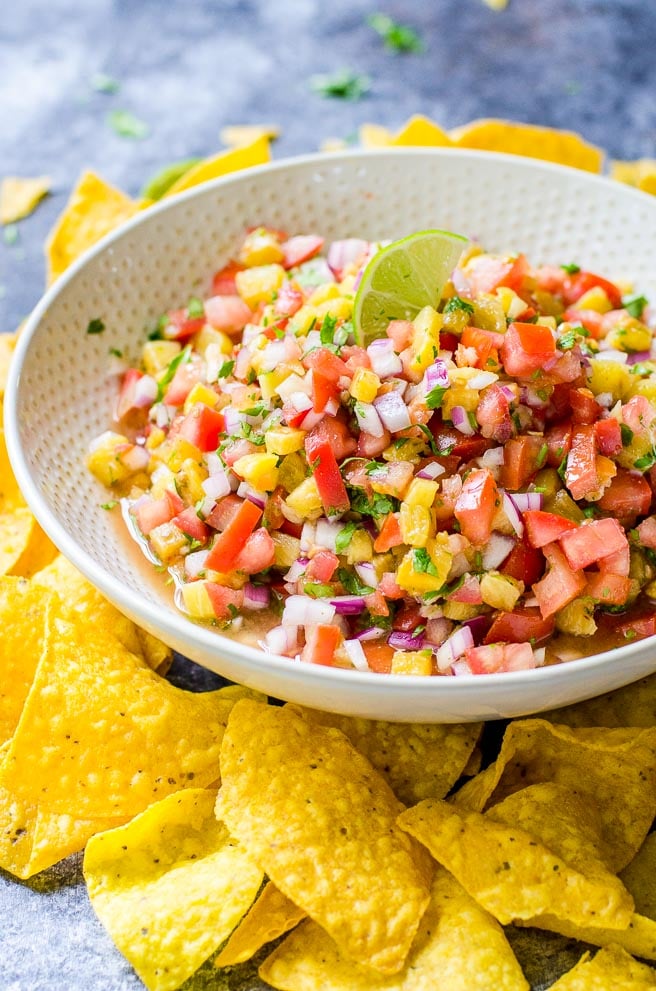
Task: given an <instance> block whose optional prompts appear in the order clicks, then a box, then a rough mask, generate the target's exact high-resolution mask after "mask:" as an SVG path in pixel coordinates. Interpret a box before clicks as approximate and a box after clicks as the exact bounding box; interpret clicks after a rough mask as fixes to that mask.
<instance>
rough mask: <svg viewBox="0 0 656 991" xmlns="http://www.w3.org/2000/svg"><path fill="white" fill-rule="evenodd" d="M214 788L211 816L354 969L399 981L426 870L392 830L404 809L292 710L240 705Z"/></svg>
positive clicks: (420, 908)
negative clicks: (219, 782)
mask: <svg viewBox="0 0 656 991" xmlns="http://www.w3.org/2000/svg"><path fill="white" fill-rule="evenodd" d="M221 780H222V787H221V791H220V792H219V798H218V802H217V815H218V816H219V818H222V819H224V820H225V822H226V824H227V826H228V828H229V829H230V831H231V832H232V833H233V834H234V835H235V836H236V837H237V838H238V839H239V840H241V842H242V843H243V844H244V846H246V848H247V849H248V850H249V852H250V853H252V855H253V857H254V858H255V860H256V861H257V862H258V863H259V865H260V866H261V867H262V869H263V870H264V871H265V872H266V874H267V875H268V876H269V878H270V879H271V880H272V881H273V883H274V884H275V885H276V886H277V887H278V888H279V889H280V890H281V891H282V892H283V893H284V894H285V895H287V897H288V898H290V899H291V900H292V901H293V902H294V903H295V904H296V905H298V906H299V907H300V908H302V909H304V910H305V911H306V912H307V913H308V915H310V916H311V917H312V918H314V919H315V921H317V922H319V923H320V924H321V925H322V926H323V927H324V928H325V929H326V930H327V931H328V932H329V933H330V934H331V936H332V937H333V938H334V939H335V941H336V942H337V943H338V945H339V946H340V949H342V950H343V952H345V953H346V954H347V955H349V956H351V957H352V958H353V959H354V960H357V961H358V962H360V963H364V964H365V965H367V966H370V967H373V968H375V969H376V970H380V971H381V972H382V973H386V974H391V973H395V972H396V971H398V970H400V969H401V967H402V966H403V963H404V961H405V958H406V956H407V954H408V951H409V949H410V944H411V943H412V940H413V937H414V934H415V932H416V931H417V927H418V925H419V922H420V920H421V916H422V914H423V912H424V909H425V908H426V905H427V904H428V898H429V883H430V874H431V865H430V862H429V859H428V858H427V857H426V856H425V851H422V849H421V847H420V846H419V845H418V844H416V843H415V842H414V840H413V841H411V842H409V843H408V842H405V841H404V837H403V833H402V831H401V830H400V829H398V827H397V826H396V822H395V820H396V816H397V815H398V813H399V812H401V811H402V809H403V806H402V804H401V803H400V802H399V800H398V799H397V798H396V797H395V795H394V794H393V792H392V791H391V789H390V787H389V785H387V783H386V782H385V781H384V780H383V778H382V777H381V776H380V775H379V774H378V772H377V771H375V770H374V769H373V768H372V766H371V764H370V763H369V762H368V761H367V760H366V759H365V758H364V757H363V756H362V755H361V754H360V753H358V751H357V750H355V749H354V748H353V747H352V745H351V744H350V743H349V741H348V740H347V739H346V737H345V736H344V735H343V734H342V733H340V731H339V730H336V729H331V728H327V727H326V728H324V727H322V726H317V725H314V724H311V723H309V722H306V720H304V719H303V718H301V716H299V715H298V713H297V712H295V711H294V710H293V708H291V707H289V706H286V707H283V708H281V707H278V706H266V705H261V704H259V703H256V702H251V701H249V700H246V701H242V702H239V703H237V705H236V706H235V708H234V710H233V713H232V716H231V718H230V721H229V724H228V728H227V731H226V734H225V737H224V740H223V746H222V747H221ZM405 839H409V837H406V838H405Z"/></svg>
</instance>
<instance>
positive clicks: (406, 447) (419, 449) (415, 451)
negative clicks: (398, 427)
mask: <svg viewBox="0 0 656 991" xmlns="http://www.w3.org/2000/svg"><path fill="white" fill-rule="evenodd" d="M397 445H398V446H397ZM425 447H426V441H425V440H424V438H423V437H422V438H420V439H419V440H418V439H416V438H414V437H401V438H399V440H397V441H394V443H393V444H390V446H389V447H386V448H385V450H384V451H383V460H384V461H411V462H412V464H417V463H418V462H419V461H421V458H422V455H423V451H424V449H425Z"/></svg>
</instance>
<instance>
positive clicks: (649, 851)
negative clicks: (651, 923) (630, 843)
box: [620, 833, 656, 920]
mask: <svg viewBox="0 0 656 991" xmlns="http://www.w3.org/2000/svg"><path fill="white" fill-rule="evenodd" d="M620 877H621V879H622V881H623V882H624V884H625V885H626V886H627V888H628V889H629V891H630V892H631V894H632V895H633V900H634V901H635V908H636V912H638V913H639V914H640V915H646V916H647V918H649V919H654V920H656V833H650V834H649V836H648V837H647V838H646V839H645V842H644V843H643V844H642V846H641V847H640V849H639V850H638V852H637V853H636V855H635V857H634V858H633V860H632V861H631V863H630V864H628V865H627V866H626V867H625V868H624V870H623V871H622V872H621V874H620Z"/></svg>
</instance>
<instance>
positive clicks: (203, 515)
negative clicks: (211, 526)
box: [197, 495, 216, 520]
mask: <svg viewBox="0 0 656 991" xmlns="http://www.w3.org/2000/svg"><path fill="white" fill-rule="evenodd" d="M215 506H216V499H215V498H214V497H213V496H209V495H208V496H205V498H204V499H203V501H202V502H201V504H200V506H199V507H198V509H197V513H198V518H199V519H201V520H206V519H207V517H208V516H209V515H210V513H211V512H212V510H213V509H214V507H215Z"/></svg>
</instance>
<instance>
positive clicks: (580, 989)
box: [551, 946, 656, 991]
mask: <svg viewBox="0 0 656 991" xmlns="http://www.w3.org/2000/svg"><path fill="white" fill-rule="evenodd" d="M611 988H612V989H617V991H620V989H622V991H643V989H644V991H653V989H654V988H656V970H653V968H652V967H648V966H647V964H644V963H638V961H637V960H634V959H633V957H631V956H629V954H628V953H626V952H625V951H624V950H623V949H622V948H621V947H619V946H609V947H608V948H607V949H605V950H600V951H599V953H597V954H596V956H595V957H594V958H593V959H590V954H589V953H585V954H584V955H583V956H582V957H581V959H580V960H579V962H578V963H577V964H576V966H575V967H572V969H571V970H570V971H568V973H567V974H563V976H562V977H561V978H560V979H559V980H557V981H556V983H555V984H552V985H551V991H609V989H611Z"/></svg>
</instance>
